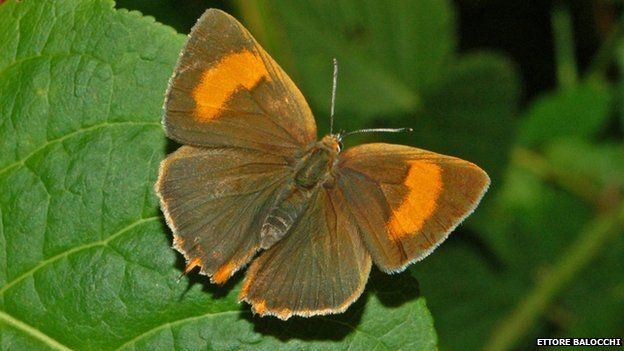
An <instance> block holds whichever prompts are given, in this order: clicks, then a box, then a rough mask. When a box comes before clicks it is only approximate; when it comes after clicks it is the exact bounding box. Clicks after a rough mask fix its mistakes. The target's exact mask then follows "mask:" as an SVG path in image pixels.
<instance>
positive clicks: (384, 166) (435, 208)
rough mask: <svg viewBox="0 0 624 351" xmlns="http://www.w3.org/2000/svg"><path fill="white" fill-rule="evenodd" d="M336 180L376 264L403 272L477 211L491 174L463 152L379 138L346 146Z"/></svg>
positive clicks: (387, 270)
mask: <svg viewBox="0 0 624 351" xmlns="http://www.w3.org/2000/svg"><path fill="white" fill-rule="evenodd" d="M337 182H338V186H339V187H340V189H342V191H343V192H344V195H345V198H346V199H347V200H348V201H347V203H348V208H349V211H350V212H351V214H352V216H353V217H354V218H355V219H356V222H357V225H358V227H359V229H360V231H361V234H362V238H363V240H364V242H365V243H366V247H367V248H368V250H369V252H370V254H371V256H372V258H373V261H374V262H375V264H376V265H377V266H378V267H380V268H381V269H382V270H383V271H385V272H398V271H402V270H404V269H405V268H406V267H407V265H409V264H410V263H412V262H415V261H418V260H421V259H422V258H424V257H426V256H427V255H428V254H430V253H431V252H432V251H433V250H434V249H435V248H436V247H437V246H438V245H439V244H440V243H442V241H444V240H445V239H446V238H447V236H448V235H449V233H450V232H451V231H452V230H453V229H454V228H455V227H456V226H457V225H458V224H459V223H460V222H461V221H462V220H464V218H466V217H467V216H468V215H469V214H470V213H472V211H473V210H474V209H475V207H476V206H477V204H478V203H479V201H480V200H481V198H482V197H483V195H484V193H485V191H486V190H487V188H488V186H489V184H490V179H489V177H488V175H487V174H486V173H485V171H483V170H482V169H481V168H479V167H478V166H476V165H474V164H472V163H470V162H467V161H464V160H461V159H458V158H454V157H450V156H444V155H440V154H436V153H433V152H430V151H425V150H421V149H416V148H412V147H408V146H402V145H393V144H381V143H378V144H364V145H360V146H357V147H354V148H351V149H348V150H346V152H345V153H344V154H343V155H342V156H341V160H340V162H339V164H338V174H337Z"/></svg>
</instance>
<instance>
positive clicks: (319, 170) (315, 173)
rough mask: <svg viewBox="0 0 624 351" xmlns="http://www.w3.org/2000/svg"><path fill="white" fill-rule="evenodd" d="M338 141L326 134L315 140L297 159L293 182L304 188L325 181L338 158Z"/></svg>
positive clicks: (309, 187)
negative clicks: (300, 157) (308, 149)
mask: <svg viewBox="0 0 624 351" xmlns="http://www.w3.org/2000/svg"><path fill="white" fill-rule="evenodd" d="M338 145H339V143H338V140H337V138H336V136H334V135H327V136H325V137H324V138H323V139H321V141H319V142H317V143H316V144H315V145H314V146H313V147H312V148H311V149H310V151H308V153H307V154H306V155H304V156H303V157H302V159H301V160H300V161H299V165H298V166H299V167H298V169H297V171H296V173H295V184H296V185H297V186H299V187H302V188H305V189H311V188H314V187H315V186H316V185H318V184H319V183H321V184H323V183H326V182H327V181H328V180H330V178H331V176H332V175H331V170H332V168H333V167H334V165H335V163H336V161H337V160H338V152H339V151H340V149H339V146H338Z"/></svg>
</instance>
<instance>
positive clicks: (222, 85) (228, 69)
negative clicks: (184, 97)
mask: <svg viewBox="0 0 624 351" xmlns="http://www.w3.org/2000/svg"><path fill="white" fill-rule="evenodd" d="M263 78H264V79H267V80H269V79H270V77H269V72H267V69H266V66H265V65H264V62H263V61H262V58H261V57H260V56H258V55H257V54H254V53H252V52H250V51H249V50H246V49H244V50H243V51H240V52H235V53H231V54H229V55H226V56H224V57H223V58H222V59H221V60H220V61H218V62H217V63H215V65H214V66H213V67H211V68H209V69H208V70H206V71H204V73H203V74H202V77H201V79H200V82H199V84H198V85H197V86H196V87H195V89H193V100H194V101H195V112H194V117H195V118H196V119H197V120H200V121H207V120H211V119H214V118H217V117H218V116H219V112H220V110H221V109H222V108H223V107H224V105H225V103H226V102H227V100H228V99H229V98H230V97H231V96H232V94H234V93H235V92H236V91H237V90H238V89H240V88H241V87H243V88H245V89H251V88H253V87H254V86H256V84H258V82H260V80H261V79H263Z"/></svg>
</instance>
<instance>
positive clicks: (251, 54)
mask: <svg viewBox="0 0 624 351" xmlns="http://www.w3.org/2000/svg"><path fill="white" fill-rule="evenodd" d="M164 125H165V129H166V131H167V134H168V135H169V137H170V138H172V139H174V140H176V141H178V142H180V143H182V144H187V145H196V146H238V147H245V148H253V149H260V150H264V151H270V152H274V153H280V154H292V153H294V152H296V151H297V150H299V149H300V148H301V147H302V146H305V145H307V144H309V143H310V142H313V141H315V140H316V125H315V123H314V117H313V116H312V113H311V111H310V108H309V107H308V104H307V102H306V101H305V99H304V98H303V96H302V95H301V92H300V91H299V89H297V87H296V86H295V84H294V83H293V82H292V81H291V79H290V78H289V77H288V75H286V73H284V71H283V70H282V69H281V68H280V67H279V66H278V65H277V63H275V61H273V59H272V58H271V57H270V56H269V55H268V54H267V53H266V52H265V51H264V49H262V47H260V45H258V43H257V42H256V40H255V39H254V38H253V37H252V36H251V34H249V32H248V31H247V30H246V29H245V28H244V27H243V26H242V25H241V24H240V23H239V22H238V21H236V19H234V18H233V17H232V16H230V15H228V14H226V13H225V12H223V11H220V10H216V9H210V10H207V11H206V12H205V13H204V15H203V16H202V17H201V18H200V19H199V20H198V21H197V24H196V25H195V26H194V27H193V29H192V31H191V34H190V36H189V39H188V42H187V44H186V46H185V48H184V49H183V51H182V54H181V56H180V59H179V61H178V66H177V67H176V69H175V72H174V75H173V77H172V78H171V81H170V83H169V90H168V92H167V96H166V100H165V117H164Z"/></svg>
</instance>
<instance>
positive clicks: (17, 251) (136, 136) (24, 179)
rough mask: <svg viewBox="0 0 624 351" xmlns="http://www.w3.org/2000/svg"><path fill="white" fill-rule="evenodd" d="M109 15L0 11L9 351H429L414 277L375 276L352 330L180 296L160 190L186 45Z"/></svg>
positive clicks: (195, 284) (350, 322)
mask: <svg viewBox="0 0 624 351" xmlns="http://www.w3.org/2000/svg"><path fill="white" fill-rule="evenodd" d="M113 6H114V4H113V3H112V1H106V0H97V1H93V0H73V1H70V0H59V1H37V0H22V1H20V2H17V1H9V2H7V3H5V4H3V5H1V6H0V92H1V94H0V345H1V347H2V349H3V350H4V349H28V350H31V349H42V350H43V349H58V350H66V349H96V350H112V349H136V350H155V349H188V350H190V349H205V348H209V349H215V350H225V349H227V350H232V349H240V348H251V347H262V348H264V349H276V348H281V349H302V348H315V349H329V348H348V347H352V348H353V349H371V348H373V349H381V350H383V349H410V350H411V349H423V350H433V349H435V348H436V334H435V331H434V329H433V321H432V318H431V316H430V314H429V312H428V311H427V308H426V306H425V302H424V299H423V298H422V297H419V296H418V289H417V286H416V285H415V282H414V281H413V279H412V278H411V277H410V276H409V275H406V274H404V275H399V276H393V277H386V276H383V275H376V276H375V277H376V278H373V279H372V281H371V283H370V284H369V287H368V289H367V292H366V294H365V296H364V297H362V298H361V299H360V300H359V301H358V302H357V303H356V304H355V305H354V306H353V307H351V308H350V309H349V310H348V312H347V313H346V314H343V315H340V316H331V317H322V318H311V319H302V318H293V320H291V321H288V322H281V321H278V320H275V319H272V318H258V317H254V316H252V315H251V314H250V312H249V308H248V306H241V305H239V304H238V303H237V302H236V296H237V293H238V290H239V287H240V284H239V282H235V283H232V284H228V285H226V286H225V287H220V288H216V287H215V286H213V285H211V284H209V283H208V281H207V280H205V279H203V278H201V277H197V276H195V275H190V276H189V277H186V278H184V279H183V280H182V282H181V283H176V280H177V279H176V278H177V276H178V275H179V274H180V271H181V268H182V267H183V264H184V263H183V262H182V260H181V257H180V256H179V255H178V254H176V253H175V252H174V251H173V250H172V249H171V248H170V245H171V237H170V233H169V231H168V229H167V227H166V225H165V224H164V221H163V219H162V215H161V213H160V211H159V210H158V206H157V201H156V199H155V196H154V194H153V190H152V188H153V183H154V181H155V177H156V173H157V167H158V163H159V162H160V160H161V159H162V158H164V156H165V153H166V150H169V149H170V148H171V146H170V144H169V142H168V141H167V139H166V138H165V136H164V133H163V130H162V127H161V125H160V115H161V106H162V98H163V93H164V90H165V87H166V83H167V79H168V77H169V75H170V74H171V71H172V70H173V66H174V63H175V61H176V59H177V55H178V51H179V50H180V48H181V46H182V44H183V41H184V36H183V35H179V34H176V33H175V32H174V31H173V30H171V29H170V28H167V27H165V26H162V25H160V24H157V23H154V21H153V20H152V19H149V18H144V17H142V16H141V15H140V14H139V13H137V12H128V11H124V10H119V11H117V10H114V9H113ZM237 280H238V281H240V275H239V276H238V278H237Z"/></svg>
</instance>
